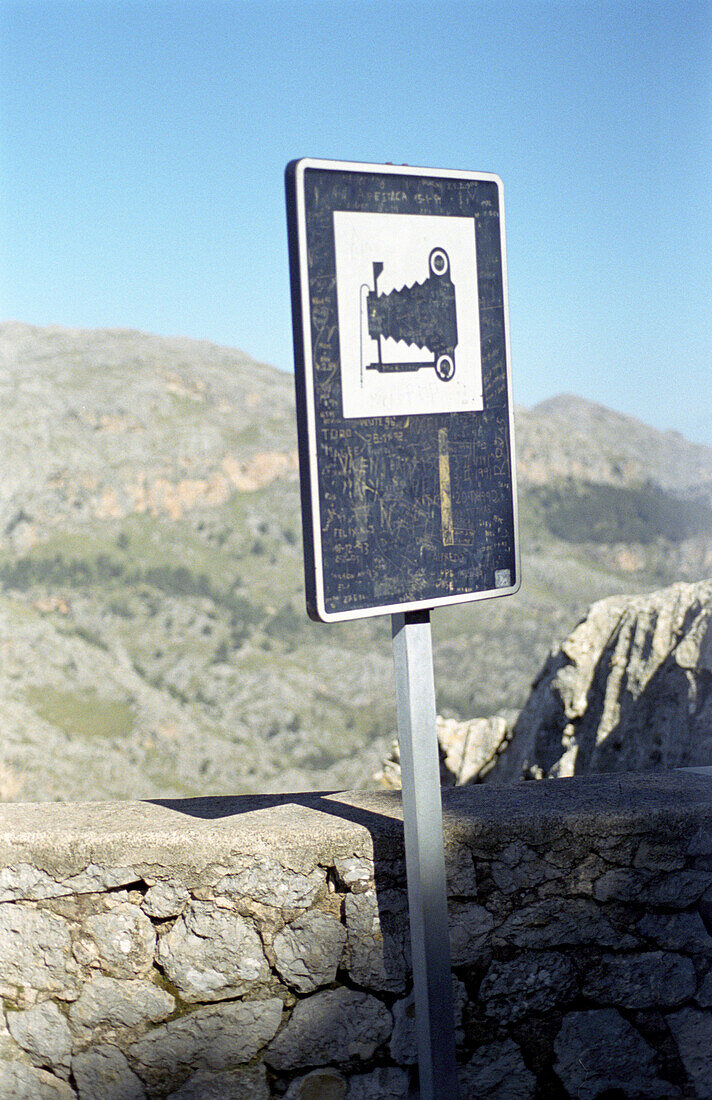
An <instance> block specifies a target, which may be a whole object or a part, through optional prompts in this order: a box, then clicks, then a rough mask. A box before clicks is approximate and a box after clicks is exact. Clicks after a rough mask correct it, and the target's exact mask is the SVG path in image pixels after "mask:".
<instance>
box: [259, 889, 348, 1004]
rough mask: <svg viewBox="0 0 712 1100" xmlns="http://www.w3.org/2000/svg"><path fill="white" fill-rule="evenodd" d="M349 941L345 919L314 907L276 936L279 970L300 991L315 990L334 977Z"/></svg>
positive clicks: (275, 944)
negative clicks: (343, 921) (344, 923)
mask: <svg viewBox="0 0 712 1100" xmlns="http://www.w3.org/2000/svg"><path fill="white" fill-rule="evenodd" d="M345 944H346V929H345V928H344V926H343V924H342V923H341V921H340V920H337V918H336V917H334V916H332V915H331V914H328V913H321V912H319V910H317V909H312V910H310V911H309V912H307V913H305V914H304V915H303V916H301V917H297V918H296V920H293V921H292V922H291V924H288V925H286V926H285V927H284V928H283V929H282V931H281V932H279V933H278V934H277V935H276V936H275V938H274V944H273V948H274V954H275V960H276V966H277V970H278V971H279V973H280V975H281V976H282V978H284V980H285V982H287V984H288V985H291V986H294V988H295V989H298V990H299V992H300V993H311V992H312V991H313V990H315V989H318V987H319V986H320V985H329V983H330V982H333V981H334V979H335V978H336V971H337V968H338V966H339V963H340V962H341V956H342V954H343V951H344V946H345Z"/></svg>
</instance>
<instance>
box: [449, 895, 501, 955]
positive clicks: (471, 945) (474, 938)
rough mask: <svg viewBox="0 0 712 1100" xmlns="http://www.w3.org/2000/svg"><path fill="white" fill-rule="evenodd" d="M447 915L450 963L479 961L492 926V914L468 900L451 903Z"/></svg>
mask: <svg viewBox="0 0 712 1100" xmlns="http://www.w3.org/2000/svg"><path fill="white" fill-rule="evenodd" d="M449 916H450V958H451V961H452V965H453V966H463V965H465V964H467V963H476V962H479V961H480V960H481V959H482V956H483V953H484V950H485V947H486V946H487V944H488V942H489V936H490V933H491V931H492V928H493V927H494V918H493V916H492V914H491V913H489V912H488V911H487V910H486V909H485V908H484V907H483V906H482V905H478V904H477V903H476V902H474V901H468V902H454V903H451V905H450V908H449Z"/></svg>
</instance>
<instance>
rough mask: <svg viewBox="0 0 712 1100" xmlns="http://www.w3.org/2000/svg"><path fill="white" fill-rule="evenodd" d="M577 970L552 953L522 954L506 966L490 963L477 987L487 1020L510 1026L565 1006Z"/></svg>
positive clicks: (563, 956)
mask: <svg viewBox="0 0 712 1100" xmlns="http://www.w3.org/2000/svg"><path fill="white" fill-rule="evenodd" d="M576 984H577V983H576V967H575V966H574V964H573V962H572V960H571V959H570V958H569V957H568V956H566V955H561V954H558V953H557V952H555V951H525V952H523V953H522V954H521V955H519V956H517V958H516V959H512V960H511V961H509V962H497V961H495V962H493V963H492V964H491V966H490V968H489V970H488V971H487V973H486V974H485V976H484V978H483V980H482V984H481V986H480V993H479V997H480V1000H481V1001H482V1003H483V1006H484V1008H485V1011H486V1012H487V1015H488V1016H493V1017H496V1018H497V1019H498V1020H501V1021H506V1022H511V1021H514V1020H519V1019H520V1018H521V1017H522V1016H526V1015H527V1014H528V1013H529V1012H546V1011H547V1010H548V1009H550V1008H553V1006H554V1005H555V1004H561V1005H563V1004H566V1002H567V1000H568V999H569V998H570V997H571V995H572V994H573V993H574V991H575V989H576Z"/></svg>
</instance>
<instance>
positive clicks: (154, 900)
mask: <svg viewBox="0 0 712 1100" xmlns="http://www.w3.org/2000/svg"><path fill="white" fill-rule="evenodd" d="M189 901H190V894H189V893H188V891H187V890H186V888H185V886H182V885H181V884H180V883H175V882H157V883H156V885H155V886H151V888H150V889H149V890H147V891H146V895H145V897H144V899H143V903H142V905H141V908H142V909H143V911H144V913H146V914H147V915H148V916H149V917H157V918H158V919H159V920H165V919H167V918H168V917H177V916H179V915H180V914H181V913H182V912H183V910H184V909H185V907H186V905H187V904H188V902H189Z"/></svg>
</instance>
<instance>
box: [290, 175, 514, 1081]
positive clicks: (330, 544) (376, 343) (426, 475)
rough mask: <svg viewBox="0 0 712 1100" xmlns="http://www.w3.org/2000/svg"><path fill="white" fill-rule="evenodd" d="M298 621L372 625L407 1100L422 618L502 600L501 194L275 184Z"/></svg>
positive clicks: (430, 843) (442, 977) (443, 945)
mask: <svg viewBox="0 0 712 1100" xmlns="http://www.w3.org/2000/svg"><path fill="white" fill-rule="evenodd" d="M286 189H287V222H288V231H289V255H290V274H291V284H292V319H293V326H294V353H295V385H296V395H297V430H298V440H299V466H300V491H301V498H302V526H303V534H304V570H305V586H306V598H307V610H308V612H309V615H310V616H311V617H312V618H313V619H315V620H317V621H320V622H326V623H329V622H339V621H343V620H348V619H353V618H359V617H363V616H365V615H383V614H390V615H391V617H392V628H393V654H394V665H395V679H396V702H397V711H398V736H399V740H400V748H401V769H402V782H403V794H402V800H403V821H404V834H405V849H406V872H407V880H408V902H409V912H410V927H411V940H412V948H413V950H412V955H413V985H414V993H415V1006H416V1032H417V1036H418V1065H419V1073H420V1089H421V1097H422V1100H453V1098H455V1097H456V1096H457V1066H456V1060H455V1039H454V1024H453V1011H452V986H451V973H450V953H449V938H448V919H447V895H446V889H445V863H444V854H443V830H442V803H441V795H440V768H439V756H438V745H437V732H436V724H435V714H436V710H435V687H434V681H433V664H432V642H431V636H430V612H431V609H432V608H435V607H441V606H447V605H449V604H453V603H462V602H467V601H472V600H481V599H487V598H490V597H493V596H502V595H508V594H510V593H513V592H516V591H517V589H518V587H519V583H520V566H519V561H520V559H519V544H518V524H517V498H516V486H515V480H514V434H513V405H512V395H511V383H510V375H509V321H508V313H507V278H506V261H505V250H504V213H503V205H502V185H501V181H500V180H499V178H498V177H497V176H493V175H491V174H487V173H477V172H462V171H447V170H442V169H423V168H412V167H409V166H405V165H402V166H400V167H398V166H395V165H384V164H381V165H378V164H351V163H348V162H343V161H321V160H310V159H304V160H300V161H294V162H292V163H291V164H290V165H288V167H287V172H286Z"/></svg>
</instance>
